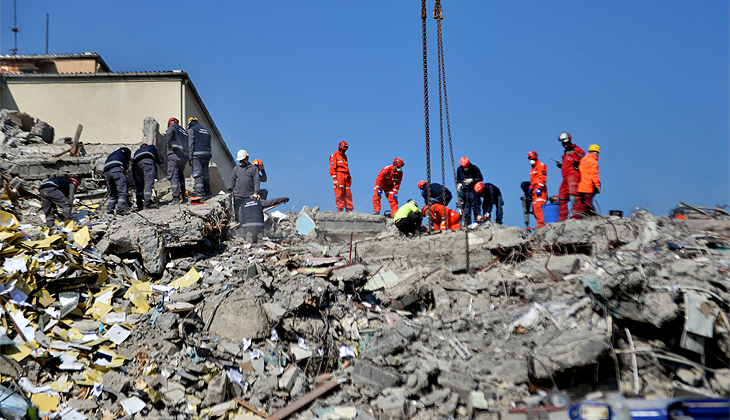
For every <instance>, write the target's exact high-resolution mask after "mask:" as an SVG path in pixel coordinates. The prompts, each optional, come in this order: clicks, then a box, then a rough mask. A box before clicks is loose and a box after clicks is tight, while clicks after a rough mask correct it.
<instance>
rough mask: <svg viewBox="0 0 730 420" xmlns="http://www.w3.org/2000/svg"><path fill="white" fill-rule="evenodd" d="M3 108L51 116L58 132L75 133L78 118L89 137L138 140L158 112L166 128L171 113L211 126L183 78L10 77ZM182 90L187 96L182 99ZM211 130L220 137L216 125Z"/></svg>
mask: <svg viewBox="0 0 730 420" xmlns="http://www.w3.org/2000/svg"><path fill="white" fill-rule="evenodd" d="M6 82H7V86H6V87H4V89H3V92H2V104H0V106H1V107H2V108H9V109H17V110H19V111H22V112H26V113H28V114H30V115H31V116H33V117H36V118H39V119H41V120H43V121H46V122H47V123H48V124H50V125H51V126H53V127H54V129H55V138H56V139H58V138H61V137H73V136H74V134H75V133H76V127H77V126H78V124H82V125H83V126H84V129H83V132H82V134H81V141H82V142H86V143H106V144H109V143H138V142H140V141H141V140H142V127H143V122H144V119H145V117H148V116H149V117H153V118H154V119H156V120H157V122H158V123H159V124H160V131H161V132H162V133H164V131H165V130H166V128H167V120H168V119H169V118H170V117H173V116H174V117H178V118H180V121H181V124H182V125H183V126H186V122H187V118H188V117H190V116H196V117H198V119H199V120H200V122H201V124H202V125H203V126H205V127H206V128H208V129H209V130H210V129H211V122H210V121H207V119H206V118H205V117H203V112H202V111H201V110H200V108H199V107H198V105H197V102H196V101H195V99H194V97H193V95H192V93H191V92H190V90H189V89H188V88H187V87H184V88H183V87H182V86H183V85H182V82H181V80H180V79H164V80H136V79H134V78H129V79H122V78H120V79H119V80H98V79H93V78H89V79H81V80H78V81H76V80H74V81H68V80H58V81H54V80H53V79H44V80H42V81H34V80H26V79H20V80H19V79H15V80H12V79H10V78H8V79H6ZM181 95H184V96H185V100H184V101H182V100H181ZM210 131H211V134H212V135H213V136H214V137H215V134H214V132H213V131H212V130H210ZM222 141H223V140H222V139H220V138H214V139H213V141H212V144H213V162H216V164H217V165H218V169H219V171H220V173H221V175H222V177H223V181H224V183H225V184H226V185H228V181H229V180H230V176H231V172H232V170H233V166H232V165H233V163H232V162H231V159H230V158H229V157H227V156H226V153H225V151H224V150H223V148H222V147H221V145H220V143H222Z"/></svg>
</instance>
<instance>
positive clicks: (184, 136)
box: [165, 117, 189, 203]
mask: <svg viewBox="0 0 730 420" xmlns="http://www.w3.org/2000/svg"><path fill="white" fill-rule="evenodd" d="M165 144H166V145H167V178H168V179H169V180H170V187H171V189H172V202H173V203H175V202H177V203H185V201H187V197H186V196H185V165H186V164H187V162H188V154H189V153H188V132H187V131H185V129H184V128H182V127H180V121H179V120H178V119H177V118H175V117H172V118H170V119H169V120H167V131H166V132H165Z"/></svg>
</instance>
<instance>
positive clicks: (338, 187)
mask: <svg viewBox="0 0 730 420" xmlns="http://www.w3.org/2000/svg"><path fill="white" fill-rule="evenodd" d="M349 147H350V146H348V145H347V142H346V141H344V140H343V141H341V142H340V144H339V146H338V149H337V151H336V152H334V153H333V154H332V155H330V176H331V177H332V181H334V184H335V204H336V205H337V211H343V210H344V211H352V191H351V190H350V186H352V177H351V176H350V167H349V165H348V163H347V155H346V154H345V153H346V152H347V149H348V148H349Z"/></svg>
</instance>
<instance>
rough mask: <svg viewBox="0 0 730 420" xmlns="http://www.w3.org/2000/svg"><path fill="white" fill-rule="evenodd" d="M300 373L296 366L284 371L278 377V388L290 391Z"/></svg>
mask: <svg viewBox="0 0 730 420" xmlns="http://www.w3.org/2000/svg"><path fill="white" fill-rule="evenodd" d="M300 373H301V370H300V369H299V368H298V367H296V366H295V367H293V368H291V369H289V370H287V371H286V372H284V374H283V375H281V378H279V389H283V390H286V391H287V392H291V390H292V389H293V388H294V384H295V383H296V381H297V378H298V377H299V374H300Z"/></svg>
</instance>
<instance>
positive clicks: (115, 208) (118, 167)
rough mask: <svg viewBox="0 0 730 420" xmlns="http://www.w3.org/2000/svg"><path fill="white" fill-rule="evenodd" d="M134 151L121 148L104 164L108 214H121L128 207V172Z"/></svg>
mask: <svg viewBox="0 0 730 420" xmlns="http://www.w3.org/2000/svg"><path fill="white" fill-rule="evenodd" d="M131 159H132V151H131V150H130V149H129V148H128V147H120V148H119V149H117V150H115V151H113V152H112V153H111V154H110V155H109V157H108V158H107V159H106V163H104V178H105V179H106V191H107V195H108V196H109V198H108V204H107V207H106V214H120V213H123V212H124V207H125V206H126V205H127V171H128V170H129V161H130V160H131Z"/></svg>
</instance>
